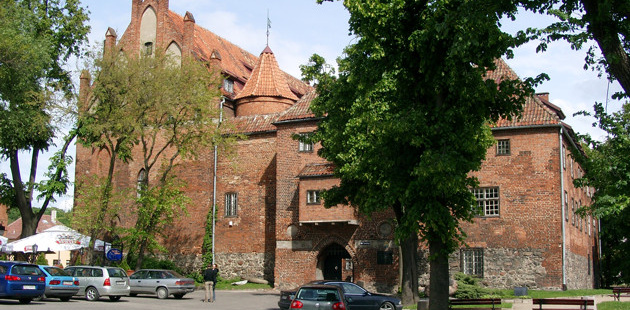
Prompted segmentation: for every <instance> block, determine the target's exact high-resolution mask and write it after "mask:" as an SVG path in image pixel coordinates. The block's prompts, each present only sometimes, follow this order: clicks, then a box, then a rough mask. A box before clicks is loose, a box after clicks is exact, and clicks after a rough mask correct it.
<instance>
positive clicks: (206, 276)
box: [203, 264, 219, 302]
mask: <svg viewBox="0 0 630 310" xmlns="http://www.w3.org/2000/svg"><path fill="white" fill-rule="evenodd" d="M208 267H210V265H208ZM218 274H219V269H218V268H217V264H214V265H212V268H206V270H205V271H204V272H203V281H204V288H205V289H206V298H205V299H204V300H203V301H204V302H206V301H207V302H214V301H215V300H216V295H215V294H214V289H215V286H216V283H217V275H218ZM210 290H212V295H210ZM210 296H212V297H210Z"/></svg>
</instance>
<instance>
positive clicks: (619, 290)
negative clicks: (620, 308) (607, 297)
mask: <svg viewBox="0 0 630 310" xmlns="http://www.w3.org/2000/svg"><path fill="white" fill-rule="evenodd" d="M612 291H613V294H612V296H613V297H614V298H615V300H616V301H621V300H620V298H621V297H630V295H628V294H630V287H613V289H612ZM621 294H624V295H621Z"/></svg>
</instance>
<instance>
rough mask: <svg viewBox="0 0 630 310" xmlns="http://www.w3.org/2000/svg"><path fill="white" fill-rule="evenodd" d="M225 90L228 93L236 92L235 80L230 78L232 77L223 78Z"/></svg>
mask: <svg viewBox="0 0 630 310" xmlns="http://www.w3.org/2000/svg"><path fill="white" fill-rule="evenodd" d="M223 90H225V91H226V92H227V93H230V94H231V93H233V92H234V81H232V80H230V79H225V80H223Z"/></svg>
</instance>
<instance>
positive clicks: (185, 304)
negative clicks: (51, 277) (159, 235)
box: [0, 289, 280, 310]
mask: <svg viewBox="0 0 630 310" xmlns="http://www.w3.org/2000/svg"><path fill="white" fill-rule="evenodd" d="M204 295H205V292H204V291H203V289H202V290H198V291H194V292H192V293H190V294H186V296H184V298H182V299H175V298H173V297H172V296H171V297H169V298H168V299H157V297H155V296H152V295H138V297H123V298H122V299H121V300H120V301H115V302H112V301H110V300H109V298H107V297H101V299H100V300H99V301H95V302H88V301H86V300H85V299H83V298H78V297H75V298H73V299H71V300H70V301H68V302H61V301H59V299H58V298H57V299H45V300H43V301H33V302H31V303H30V304H28V305H21V304H20V303H19V302H18V301H17V300H10V299H0V309H3V310H4V309H5V308H6V309H7V310H34V309H35V310H36V309H40V310H43V309H45V310H86V309H89V310H112V309H115V310H136V309H137V310H140V309H151V310H162V309H163V310H173V309H176V310H177V309H186V310H189V309H221V310H278V299H279V298H280V293H279V292H278V291H274V290H249V291H241V290H235V291H223V290H217V291H216V296H217V300H216V302H213V303H208V302H202V300H203V298H204Z"/></svg>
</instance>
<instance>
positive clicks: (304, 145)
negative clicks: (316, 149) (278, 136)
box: [298, 133, 313, 152]
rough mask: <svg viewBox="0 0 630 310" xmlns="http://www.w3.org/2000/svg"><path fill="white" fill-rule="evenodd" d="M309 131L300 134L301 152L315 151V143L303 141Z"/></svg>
mask: <svg viewBox="0 0 630 310" xmlns="http://www.w3.org/2000/svg"><path fill="white" fill-rule="evenodd" d="M308 135H309V133H300V134H298V136H299V139H300V140H298V142H299V146H298V151H300V152H313V143H310V142H304V141H301V139H302V138H306V137H308Z"/></svg>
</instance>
